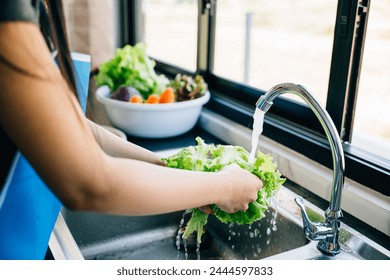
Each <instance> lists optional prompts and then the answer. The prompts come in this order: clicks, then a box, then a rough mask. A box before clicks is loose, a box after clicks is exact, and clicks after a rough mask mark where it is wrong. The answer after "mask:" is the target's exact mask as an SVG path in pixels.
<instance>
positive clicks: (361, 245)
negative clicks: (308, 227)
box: [62, 187, 390, 260]
mask: <svg viewBox="0 0 390 280" xmlns="http://www.w3.org/2000/svg"><path fill="white" fill-rule="evenodd" d="M295 196H296V195H295V193H293V192H292V191H290V190H288V189H287V188H284V187H283V188H282V189H281V190H280V191H279V192H278V193H277V195H276V197H275V199H274V200H273V202H272V203H271V207H270V209H269V211H268V212H267V214H266V217H264V218H263V219H262V220H260V221H257V222H255V223H254V224H252V225H251V226H248V225H233V224H223V223H221V222H220V221H218V220H217V219H216V218H215V217H214V216H209V220H208V223H207V225H206V232H205V233H204V235H203V239H202V244H201V246H200V254H198V253H197V250H196V249H197V248H196V242H194V240H195V237H193V238H192V237H191V236H190V237H189V239H188V240H187V242H186V250H185V246H184V244H183V241H182V240H181V242H180V246H179V247H180V249H178V248H177V245H176V238H177V232H178V229H179V222H180V220H181V219H182V216H183V212H174V213H170V214H164V215H154V216H143V217H128V216H114V215H106V214H97V213H83V212H73V211H69V210H66V209H63V210H62V215H63V217H64V219H65V221H66V224H67V226H68V227H69V229H70V231H71V233H72V235H73V237H74V240H75V241H76V244H77V246H78V247H79V249H80V251H81V253H82V255H83V257H84V258H85V259H106V260H107V259H108V260H115V259H128V260H134V259H136V260H156V259H168V260H176V259H198V258H200V259H203V260H208V259H227V260H235V259H238V260H245V259H271V260H272V259H274V260H275V259H276V260H278V259H285V260H288V259H295V260H296V259H317V260H324V259H373V260H375V259H384V260H386V259H390V252H389V251H388V250H387V249H385V248H383V247H381V246H379V245H378V244H377V243H375V242H373V241H372V240H370V239H368V238H366V237H365V236H363V235H361V234H360V233H358V232H357V231H355V230H354V229H352V228H350V227H348V226H347V225H345V224H342V226H341V231H340V243H341V247H342V250H341V253H340V254H338V255H336V256H327V255H324V254H322V253H321V252H320V251H318V250H317V248H316V245H317V242H313V241H308V240H307V239H306V238H305V237H304V234H303V229H302V224H301V217H300V210H299V208H298V207H297V206H296V205H295V202H294V197H295ZM305 204H306V208H307V210H308V212H309V213H310V215H311V217H312V218H315V217H316V216H317V217H318V218H321V217H323V213H322V211H321V210H320V209H318V208H317V207H316V206H314V205H312V204H310V203H309V202H307V201H305ZM185 219H186V220H187V219H189V215H187V216H185Z"/></svg>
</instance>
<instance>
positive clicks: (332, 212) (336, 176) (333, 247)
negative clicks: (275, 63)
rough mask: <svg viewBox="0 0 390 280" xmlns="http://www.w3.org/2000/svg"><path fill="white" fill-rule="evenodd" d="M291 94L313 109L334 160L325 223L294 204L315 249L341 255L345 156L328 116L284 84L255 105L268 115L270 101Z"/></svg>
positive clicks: (312, 100)
mask: <svg viewBox="0 0 390 280" xmlns="http://www.w3.org/2000/svg"><path fill="white" fill-rule="evenodd" d="M284 93H292V94H295V95H298V96H299V97H301V98H302V99H303V100H304V101H305V102H306V104H307V105H309V107H310V108H311V109H312V111H313V112H314V114H315V115H316V117H317V118H318V120H319V121H320V123H321V125H322V127H323V129H324V130H325V134H326V137H327V138H328V141H329V144H330V149H331V151H332V159H333V183H332V192H331V197H330V201H329V207H328V209H327V210H326V211H325V221H324V222H323V223H314V222H312V221H310V219H309V218H308V216H307V213H306V210H305V206H304V204H303V199H302V198H301V197H297V198H296V199H295V202H296V203H297V204H298V206H299V207H300V209H301V213H302V219H303V227H304V233H305V235H306V237H307V238H308V239H310V240H320V241H319V242H318V245H317V248H318V249H319V250H320V251H321V252H323V253H326V254H330V255H336V254H338V253H339V252H340V244H339V229H340V221H339V219H341V218H342V217H343V214H342V211H341V193H342V189H343V185H344V170H345V163H344V152H343V147H342V145H341V140H340V137H339V135H338V133H337V130H336V127H335V125H334V123H333V121H332V119H331V118H330V116H329V114H328V112H327V111H326V110H325V109H324V108H323V107H322V105H321V104H320V103H319V102H318V101H317V99H316V98H315V96H314V95H313V94H311V93H310V92H309V91H308V90H307V89H306V88H304V87H303V86H301V85H297V84H292V83H283V84H279V85H276V86H274V87H273V88H271V89H270V90H268V91H267V92H266V93H265V94H264V95H262V96H261V97H260V98H259V100H258V101H257V102H256V106H257V108H259V109H260V110H262V111H264V112H267V111H268V110H269V108H270V107H271V106H272V104H273V100H274V99H275V98H276V97H278V96H279V95H281V94H284Z"/></svg>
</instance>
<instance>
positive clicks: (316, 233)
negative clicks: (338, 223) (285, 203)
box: [295, 196, 333, 240]
mask: <svg viewBox="0 0 390 280" xmlns="http://www.w3.org/2000/svg"><path fill="white" fill-rule="evenodd" d="M295 202H296V204H297V205H298V206H299V208H300V209H301V214H302V222H303V230H304V233H305V236H306V238H307V239H309V240H323V239H325V238H326V237H329V236H332V235H333V230H332V227H331V226H330V225H328V224H327V223H316V222H312V221H310V219H309V217H308V216H307V213H306V209H305V204H304V202H303V198H302V197H300V196H298V197H296V198H295Z"/></svg>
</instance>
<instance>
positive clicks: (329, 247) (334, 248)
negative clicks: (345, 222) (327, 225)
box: [317, 240, 340, 256]
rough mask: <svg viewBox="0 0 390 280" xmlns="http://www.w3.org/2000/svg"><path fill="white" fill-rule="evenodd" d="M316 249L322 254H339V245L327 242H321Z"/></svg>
mask: <svg viewBox="0 0 390 280" xmlns="http://www.w3.org/2000/svg"><path fill="white" fill-rule="evenodd" d="M317 249H318V250H320V251H321V252H323V253H324V254H327V255H332V256H334V255H337V254H338V253H340V244H339V243H333V242H327V241H326V240H321V241H320V242H318V244H317Z"/></svg>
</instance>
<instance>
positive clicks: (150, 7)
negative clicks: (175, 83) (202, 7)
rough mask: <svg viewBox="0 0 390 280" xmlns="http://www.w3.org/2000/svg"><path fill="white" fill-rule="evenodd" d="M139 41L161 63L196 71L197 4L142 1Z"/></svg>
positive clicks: (183, 0)
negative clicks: (141, 22) (144, 43)
mask: <svg viewBox="0 0 390 280" xmlns="http://www.w3.org/2000/svg"><path fill="white" fill-rule="evenodd" d="M141 10H142V14H143V23H144V24H143V26H142V29H143V30H142V31H143V32H142V31H141V35H140V38H139V39H140V41H144V42H146V44H147V53H148V54H149V55H150V56H151V57H153V58H155V59H157V60H160V61H162V62H166V63H169V64H174V65H177V66H180V67H182V68H185V69H187V70H190V71H192V72H195V70H196V52H197V20H198V5H197V1H193V0H162V1H161V0H160V1H159V0H145V1H142V8H141Z"/></svg>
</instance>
